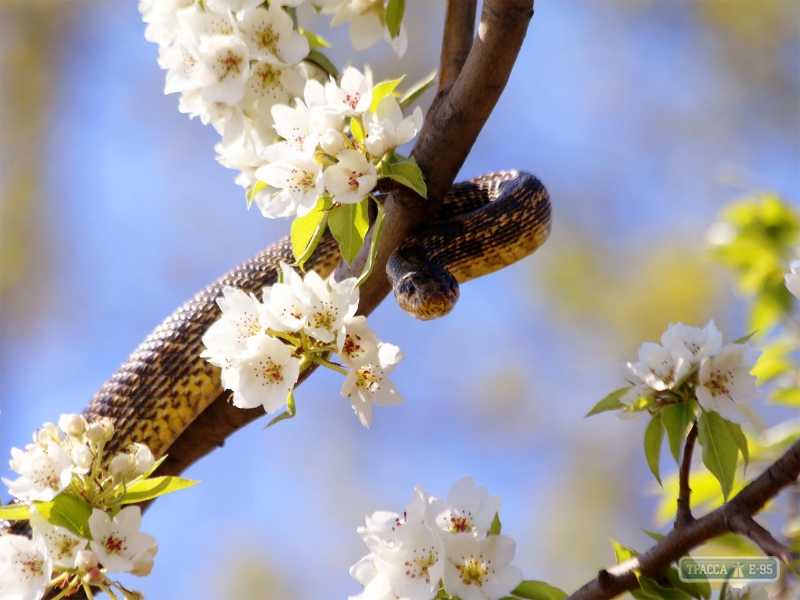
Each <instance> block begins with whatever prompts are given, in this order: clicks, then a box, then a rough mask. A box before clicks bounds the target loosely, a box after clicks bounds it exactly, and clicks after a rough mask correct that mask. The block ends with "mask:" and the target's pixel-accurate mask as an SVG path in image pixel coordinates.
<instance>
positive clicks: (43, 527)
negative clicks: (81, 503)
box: [30, 506, 89, 569]
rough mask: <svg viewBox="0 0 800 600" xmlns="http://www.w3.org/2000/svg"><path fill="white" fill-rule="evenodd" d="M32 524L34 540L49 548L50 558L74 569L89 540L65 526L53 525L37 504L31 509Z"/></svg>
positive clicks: (56, 563)
mask: <svg viewBox="0 0 800 600" xmlns="http://www.w3.org/2000/svg"><path fill="white" fill-rule="evenodd" d="M30 524H31V528H32V529H33V539H34V541H36V542H39V543H40V545H41V546H43V547H45V548H47V557H48V559H50V560H51V561H52V562H53V564H55V565H57V566H60V567H66V568H68V569H74V568H75V560H76V558H77V556H78V552H80V551H81V550H83V549H84V548H86V546H87V544H88V543H89V540H85V539H83V538H80V537H78V536H77V535H75V534H73V533H72V532H71V531H69V530H68V529H66V528H64V527H59V526H57V525H52V524H51V523H49V522H48V521H47V520H45V518H44V517H43V516H42V515H40V514H39V512H38V511H37V510H36V507H35V506H31V509H30Z"/></svg>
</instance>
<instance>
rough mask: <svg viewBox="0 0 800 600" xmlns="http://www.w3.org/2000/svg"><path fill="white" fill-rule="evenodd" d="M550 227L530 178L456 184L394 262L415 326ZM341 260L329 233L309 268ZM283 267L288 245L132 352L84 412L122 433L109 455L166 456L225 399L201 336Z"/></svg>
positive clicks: (227, 279)
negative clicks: (142, 449)
mask: <svg viewBox="0 0 800 600" xmlns="http://www.w3.org/2000/svg"><path fill="white" fill-rule="evenodd" d="M551 224H552V215H551V204H550V197H549V194H548V192H547V190H546V189H545V187H544V185H543V184H542V183H541V181H539V179H537V178H536V177H535V176H533V175H531V174H529V173H523V172H519V171H502V172H497V173H490V174H488V175H483V176H481V177H476V178H474V179H470V180H468V181H465V182H462V183H457V184H455V185H453V186H452V187H451V189H450V190H449V192H448V193H447V194H446V197H445V198H444V200H443V204H442V206H441V208H440V209H439V211H438V212H437V213H436V215H435V216H434V218H433V219H432V220H431V221H430V222H429V223H427V224H426V226H425V227H424V228H423V229H421V230H420V231H418V232H416V233H415V234H414V235H412V236H411V237H409V238H408V239H407V240H406V241H405V242H404V243H403V244H402V245H401V246H400V247H399V248H397V249H396V250H395V251H394V252H393V253H392V254H391V256H390V257H389V260H388V262H387V265H386V274H387V276H388V278H389V281H390V282H391V284H392V289H393V291H394V296H395V298H396V300H397V302H398V304H399V305H400V306H401V308H403V309H404V310H405V311H406V312H408V313H409V314H410V315H412V316H414V317H417V318H419V319H423V320H428V319H433V318H438V317H441V316H444V315H446V314H447V313H449V312H450V311H451V310H452V308H453V307H454V306H455V303H456V302H457V301H458V298H459V285H460V284H462V283H465V282H467V281H470V280H472V279H475V278H477V277H481V276H483V275H487V274H489V273H493V272H494V271H497V270H498V269H501V268H503V267H505V266H507V265H510V264H512V263H514V262H516V261H518V260H520V259H522V258H524V257H526V256H528V255H529V254H531V253H532V252H534V251H535V250H536V249H537V248H539V247H540V246H541V245H542V244H543V243H544V242H545V240H547V238H548V236H549V234H550V229H551ZM340 261H341V255H340V253H339V250H338V243H337V242H336V240H335V239H334V237H333V236H332V235H331V234H330V233H329V232H328V233H326V234H325V235H323V237H322V238H321V240H320V242H319V245H318V246H317V248H316V250H315V251H314V253H313V254H312V256H311V257H310V258H309V259H308V261H307V262H306V263H305V265H304V267H305V269H306V270H308V269H313V270H314V271H316V272H317V273H318V274H319V275H320V276H321V277H323V278H327V277H329V276H330V275H331V273H333V271H334V269H335V268H336V266H337V265H338V264H339V262H340ZM282 262H284V263H293V262H294V255H293V253H292V246H291V241H290V239H289V238H288V237H286V238H283V239H282V240H280V241H278V242H276V243H274V244H273V245H271V246H270V247H268V248H267V249H265V250H263V251H262V252H260V253H258V254H257V255H255V256H254V257H253V258H251V259H250V260H248V261H246V262H244V263H243V264H241V265H239V266H238V267H236V268H235V269H233V270H232V271H230V272H229V273H227V274H225V275H223V276H222V277H221V278H219V279H218V280H217V281H215V282H214V283H212V284H211V285H209V286H208V287H207V288H205V289H204V290H202V291H201V292H199V293H198V294H196V295H195V296H194V297H193V298H192V299H191V300H189V301H188V302H186V303H185V304H183V306H181V307H180V308H178V309H177V310H176V311H175V312H174V313H172V314H171V315H170V316H169V317H167V318H166V319H165V320H164V321H163V322H162V323H161V324H160V325H159V326H158V327H156V329H155V330H154V331H153V332H152V333H151V334H150V335H149V336H147V338H146V339H145V340H144V341H143V342H142V343H141V344H140V345H139V346H138V347H137V348H136V350H134V351H133V353H132V354H131V355H130V357H129V358H128V360H126V361H125V362H124V363H123V364H122V366H121V367H120V368H119V369H118V370H117V371H116V372H115V373H114V374H113V375H112V376H111V378H110V379H109V380H108V381H107V382H106V383H105V384H104V385H103V387H102V388H100V390H99V391H98V392H97V393H96V394H95V395H94V397H93V398H92V400H91V401H90V403H89V404H88V406H87V407H86V409H85V410H84V412H83V416H84V417H85V418H86V419H87V421H89V422H91V421H94V420H97V419H99V418H102V417H108V418H110V419H111V421H112V423H113V424H114V431H115V433H114V436H113V438H112V439H111V441H110V442H108V443H107V444H106V449H107V450H109V451H111V452H121V451H123V450H124V449H125V448H126V447H128V446H129V445H130V444H131V443H134V442H139V443H143V444H146V445H147V446H148V447H149V448H150V450H151V451H152V453H153V455H154V456H155V457H156V458H158V457H161V456H163V455H164V454H165V453H166V451H167V449H168V448H169V447H170V445H171V444H172V443H173V442H174V441H175V440H176V439H177V438H178V436H179V435H181V433H182V432H183V431H184V430H185V429H186V427H188V426H189V424H190V423H191V422H192V421H194V420H195V419H196V418H197V416H198V415H199V414H200V413H202V412H203V411H204V410H205V409H206V408H207V407H208V406H209V405H210V404H211V403H212V402H214V401H215V400H216V399H217V398H218V397H220V395H221V394H223V393H224V392H225V390H224V389H223V387H222V384H221V382H220V373H221V372H220V369H219V368H218V367H215V366H213V365H211V364H210V363H208V362H207V361H206V360H205V359H204V358H201V357H200V353H201V352H202V351H203V349H204V346H203V342H202V337H203V334H204V333H205V332H206V330H207V329H208V328H209V327H210V326H211V325H212V324H213V323H214V322H215V321H216V320H217V319H218V318H219V316H220V314H221V311H220V309H219V307H218V306H217V302H216V300H217V298H219V297H220V296H221V295H222V293H223V290H225V288H227V287H229V286H230V287H235V288H239V289H241V290H244V291H245V292H247V293H253V294H258V293H260V291H261V290H262V288H264V287H266V286H270V285H273V284H274V283H276V282H277V279H278V271H279V270H280V266H279V265H280V263H282ZM110 455H111V454H109V456H110Z"/></svg>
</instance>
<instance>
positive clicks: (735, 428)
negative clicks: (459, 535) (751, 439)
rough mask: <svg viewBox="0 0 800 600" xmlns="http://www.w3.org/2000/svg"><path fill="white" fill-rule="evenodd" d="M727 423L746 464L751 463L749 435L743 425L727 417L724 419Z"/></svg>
mask: <svg viewBox="0 0 800 600" xmlns="http://www.w3.org/2000/svg"><path fill="white" fill-rule="evenodd" d="M722 420H723V422H724V423H725V425H727V427H728V431H729V432H730V434H731V437H732V438H733V441H734V442H736V445H737V446H738V447H739V450H740V451H741V453H742V458H743V459H744V466H745V467H747V465H749V464H750V449H749V448H748V445H747V436H746V435H745V434H744V431H742V426H741V425H739V424H738V423H731V422H730V421H728V420H727V419H722Z"/></svg>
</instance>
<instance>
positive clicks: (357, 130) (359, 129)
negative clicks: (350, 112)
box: [350, 117, 367, 144]
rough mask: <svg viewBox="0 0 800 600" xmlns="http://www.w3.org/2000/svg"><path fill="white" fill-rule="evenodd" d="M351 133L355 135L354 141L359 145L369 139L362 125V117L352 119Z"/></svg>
mask: <svg viewBox="0 0 800 600" xmlns="http://www.w3.org/2000/svg"><path fill="white" fill-rule="evenodd" d="M350 131H351V132H352V133H353V139H355V141H357V142H358V143H359V144H361V143H363V142H364V140H365V139H367V133H366V132H365V131H364V126H363V125H362V124H361V118H360V117H350Z"/></svg>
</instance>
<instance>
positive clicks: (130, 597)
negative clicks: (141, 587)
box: [122, 589, 144, 600]
mask: <svg viewBox="0 0 800 600" xmlns="http://www.w3.org/2000/svg"><path fill="white" fill-rule="evenodd" d="M122 597H123V598H124V599H125V600H144V596H143V595H142V592H137V591H136V590H126V589H123V590H122Z"/></svg>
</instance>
